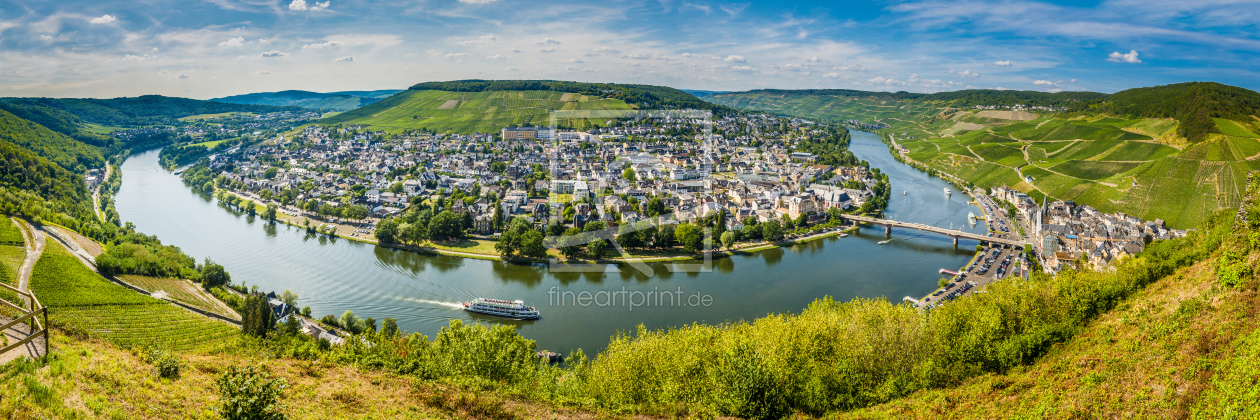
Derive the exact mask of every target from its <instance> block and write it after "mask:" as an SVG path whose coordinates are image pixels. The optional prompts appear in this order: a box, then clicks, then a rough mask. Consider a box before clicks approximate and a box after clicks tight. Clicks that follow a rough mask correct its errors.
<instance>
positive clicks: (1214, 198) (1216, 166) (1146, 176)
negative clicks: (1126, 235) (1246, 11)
mask: <svg viewBox="0 0 1260 420" xmlns="http://www.w3.org/2000/svg"><path fill="white" fill-rule="evenodd" d="M1219 86H1221V85H1216V84H1182V85H1171V86H1163V87H1156V88H1144V89H1133V90H1130V91H1124V92H1120V93H1116V94H1113V95H1104V94H1096V93H1081V92H1060V93H1056V94H1049V93H1041V92H1011V91H960V92H947V93H938V94H931V95H923V94H911V93H905V92H898V93H886V92H865V93H863V92H860V91H799V92H798V91H751V92H741V93H727V94H717V95H711V96H707V97H706V98H705V99H707V100H710V101H713V102H716V103H720V104H724V105H729V106H735V107H740V108H745V109H757V110H764V111H769V112H777V113H782V114H788V115H797V116H802V117H806V118H814V119H819V120H832V121H845V120H850V119H852V120H857V121H860V122H863V123H868V124H885V125H887V126H888V128H886V129H883V130H880V131H881V132H882V133H883V134H885V135H888V136H891V137H892V138H893V139H895V140H896V142H897V144H899V145H900V146H903V147H904V148H905V150H906V154H905V157H906V158H909V159H910V160H913V161H915V162H917V163H918V164H921V165H923V166H925V167H928V168H932V169H935V170H939V171H942V172H945V173H949V174H953V175H955V176H958V177H960V178H962V179H964V180H966V181H969V182H971V183H973V184H975V185H976V186H980V187H985V188H990V187H995V186H1002V185H1005V186H1009V187H1012V188H1015V189H1017V190H1020V191H1023V192H1025V193H1028V194H1029V195H1031V196H1033V197H1035V198H1037V199H1040V198H1042V197H1047V196H1048V197H1050V198H1051V199H1060V200H1075V201H1076V202H1079V203H1083V204H1088V205H1091V206H1094V207H1097V208H1099V209H1101V210H1104V211H1108V212H1111V211H1122V212H1125V213H1128V214H1131V215H1134V216H1136V217H1140V218H1143V219H1148V220H1153V219H1164V220H1165V221H1167V222H1168V223H1169V224H1170V225H1172V226H1175V227H1178V228H1190V227H1195V226H1198V225H1199V224H1201V223H1202V222H1203V220H1205V219H1206V218H1207V217H1208V216H1209V215H1210V214H1212V213H1213V212H1215V211H1217V210H1219V209H1222V208H1232V207H1236V206H1237V205H1238V203H1239V200H1240V198H1241V194H1240V192H1241V191H1242V190H1243V189H1244V186H1243V182H1244V181H1245V178H1246V172H1247V171H1248V170H1253V169H1260V161H1258V160H1256V158H1258V157H1260V136H1258V135H1257V134H1255V133H1257V132H1260V126H1258V125H1257V124H1258V123H1260V121H1258V120H1256V119H1255V117H1252V116H1251V115H1253V114H1254V113H1255V111H1251V110H1249V109H1251V108H1248V107H1250V106H1252V105H1249V104H1251V103H1252V102H1251V101H1252V99H1251V98H1252V97H1253V96H1255V95H1256V94H1255V92H1251V91H1247V90H1245V89H1239V88H1232V87H1224V88H1228V89H1224V88H1218V87H1219ZM1239 91H1242V92H1239ZM811 92H812V93H811ZM1163 95H1173V97H1174V98H1182V99H1185V100H1199V99H1193V98H1206V99H1202V100H1199V101H1200V102H1201V103H1202V104H1206V105H1203V106H1202V107H1200V108H1196V109H1205V110H1214V111H1204V113H1205V115H1212V116H1213V117H1211V118H1208V120H1207V121H1208V123H1210V124H1211V125H1212V126H1211V130H1208V131H1210V132H1207V133H1204V130H1203V129H1198V131H1194V132H1197V133H1202V136H1201V137H1202V138H1201V139H1199V140H1194V141H1189V139H1187V138H1186V136H1185V135H1184V133H1186V129H1185V128H1184V123H1183V120H1182V119H1179V118H1174V117H1175V116H1176V115H1177V114H1176V112H1173V111H1168V110H1170V109H1173V108H1171V105H1169V106H1157V105H1158V104H1172V103H1174V102H1175V101H1171V100H1165V99H1161V98H1164V96H1163ZM986 98H988V99H986ZM1187 98H1190V99H1187ZM986 101H992V102H991V103H986ZM1020 101H1024V102H1020ZM1170 101H1171V102H1170ZM1020 103H1022V104H1025V105H1038V106H1045V107H1054V108H1055V109H1061V110H1063V111H1061V112H1050V111H1037V110H1034V111H1029V112H1012V111H1004V110H983V109H976V108H975V106H977V105H994V106H998V107H1001V106H1004V105H1006V106H1009V105H1011V104H1020ZM1136 103H1147V104H1156V105H1151V106H1150V107H1149V108H1142V107H1137V106H1136V105H1134V106H1129V105H1125V104H1136ZM1228 106H1237V107H1238V108H1237V109H1239V110H1238V111H1234V112H1226V111H1222V110H1221V108H1222V107H1228ZM1166 111H1167V112H1166ZM1245 113H1250V114H1245ZM1170 116H1171V117H1170ZM1192 122H1193V121H1192ZM1028 177H1031V179H1032V181H1031V183H1030V182H1029V181H1028Z"/></svg>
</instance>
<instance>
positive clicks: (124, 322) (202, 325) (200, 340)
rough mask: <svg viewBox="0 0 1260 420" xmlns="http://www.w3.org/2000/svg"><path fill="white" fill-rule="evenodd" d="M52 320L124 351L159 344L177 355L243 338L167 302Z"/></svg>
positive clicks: (58, 312)
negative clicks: (110, 343) (96, 336)
mask: <svg viewBox="0 0 1260 420" xmlns="http://www.w3.org/2000/svg"><path fill="white" fill-rule="evenodd" d="M133 293H134V292H133ZM49 317H50V318H51V319H52V320H53V322H62V323H66V324H70V325H75V326H78V327H80V328H85V329H87V330H89V331H91V332H93V333H94V334H99V335H100V336H102V337H104V338H105V339H107V340H109V341H111V342H113V343H115V344H118V345H119V346H123V347H127V346H134V345H150V344H155V343H156V344H157V345H158V346H160V347H162V348H167V349H171V350H174V351H191V350H196V349H199V348H204V347H206V346H208V345H213V344H215V343H224V342H228V341H229V340H232V339H233V338H235V337H237V336H238V335H239V334H240V330H238V329H236V328H235V327H232V326H231V325H229V324H227V323H224V322H219V321H213V320H210V319H207V318H205V317H203V316H201V315H197V314H193V313H191V312H188V311H187V310H185V309H183V308H180V307H178V306H175V305H171V304H169V303H165V302H163V303H153V304H146V305H102V306H72V307H65V308H57V309H54V310H51V311H50V312H49Z"/></svg>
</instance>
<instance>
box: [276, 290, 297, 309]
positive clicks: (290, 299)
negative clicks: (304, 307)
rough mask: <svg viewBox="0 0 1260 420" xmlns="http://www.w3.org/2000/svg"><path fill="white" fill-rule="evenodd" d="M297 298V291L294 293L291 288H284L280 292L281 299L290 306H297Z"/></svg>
mask: <svg viewBox="0 0 1260 420" xmlns="http://www.w3.org/2000/svg"><path fill="white" fill-rule="evenodd" d="M297 299H298V295H297V293H293V291H291V290H289V289H284V292H283V293H280V300H281V301H283V302H284V304H285V305H289V307H290V308H297Z"/></svg>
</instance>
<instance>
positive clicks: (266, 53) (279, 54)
mask: <svg viewBox="0 0 1260 420" xmlns="http://www.w3.org/2000/svg"><path fill="white" fill-rule="evenodd" d="M259 55H260V56H262V57H285V56H288V55H289V53H287V52H284V51H276V50H271V51H264V52H263V53H262V54H259Z"/></svg>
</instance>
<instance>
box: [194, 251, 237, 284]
mask: <svg viewBox="0 0 1260 420" xmlns="http://www.w3.org/2000/svg"><path fill="white" fill-rule="evenodd" d="M231 282H232V276H231V275H230V274H228V272H227V270H224V269H223V266H221V265H219V264H215V263H214V261H213V260H211V259H210V257H206V262H205V264H203V265H202V266H201V285H202V286H203V287H205V288H206V290H210V289H213V288H216V287H222V286H223V285H225V284H228V283H231Z"/></svg>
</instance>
